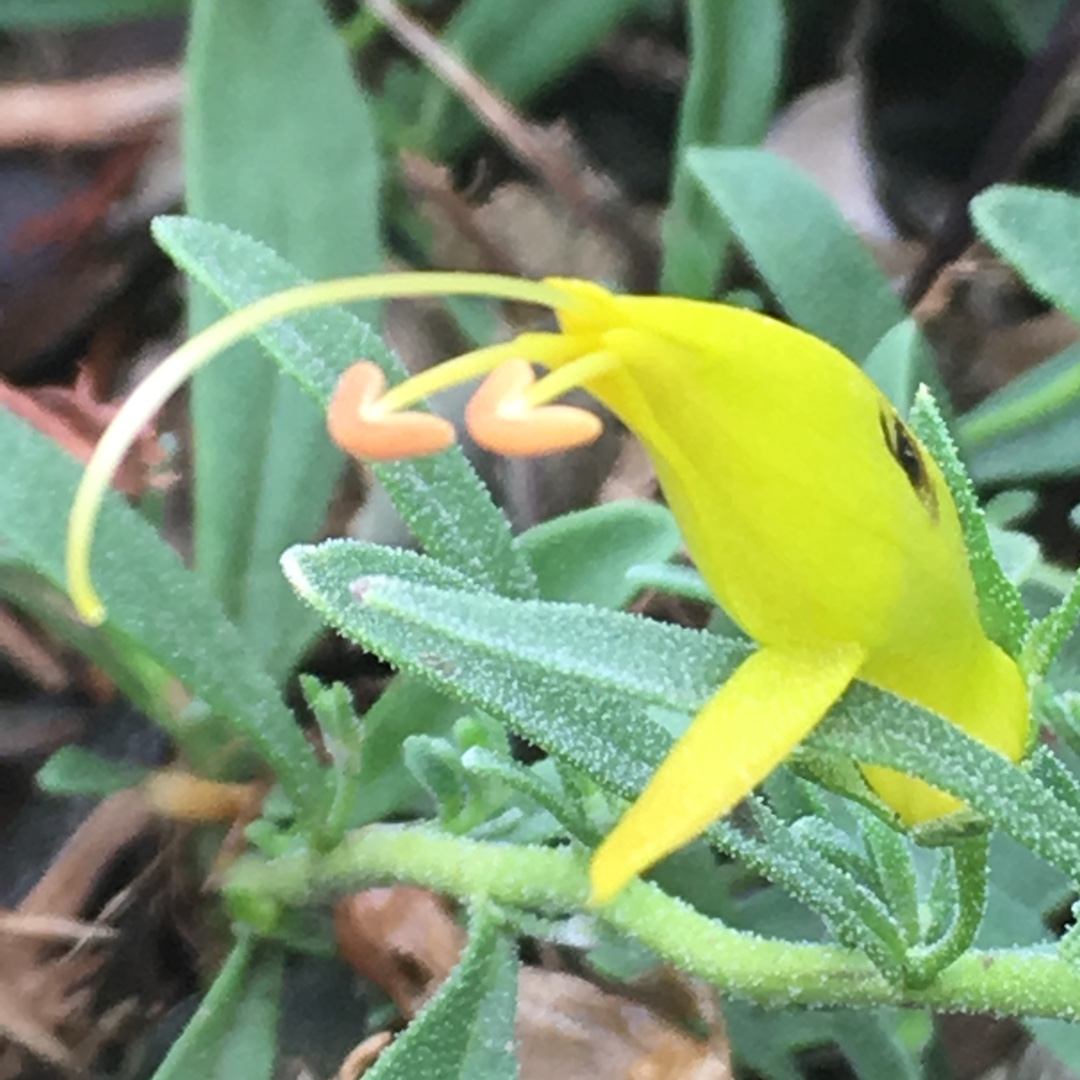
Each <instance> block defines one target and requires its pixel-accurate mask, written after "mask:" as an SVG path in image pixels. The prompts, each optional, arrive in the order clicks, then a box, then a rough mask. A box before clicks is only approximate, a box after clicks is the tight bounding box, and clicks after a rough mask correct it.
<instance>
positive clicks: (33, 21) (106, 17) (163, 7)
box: [0, 0, 188, 30]
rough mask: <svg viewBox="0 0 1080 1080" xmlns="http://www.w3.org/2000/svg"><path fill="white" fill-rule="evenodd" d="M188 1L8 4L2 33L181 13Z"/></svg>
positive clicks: (19, 0)
mask: <svg viewBox="0 0 1080 1080" xmlns="http://www.w3.org/2000/svg"><path fill="white" fill-rule="evenodd" d="M187 6H188V5H187V0H4V3H3V6H2V7H0V29H3V30H38V29H43V28H45V27H60V28H64V27H72V26H90V25H94V24H95V23H111V22H122V21H124V20H125V19H149V18H153V17H155V16H159V15H168V14H171V13H175V12H181V11H183V10H184V9H185V8H186V7H187Z"/></svg>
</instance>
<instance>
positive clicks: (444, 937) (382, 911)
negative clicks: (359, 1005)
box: [334, 885, 465, 1020]
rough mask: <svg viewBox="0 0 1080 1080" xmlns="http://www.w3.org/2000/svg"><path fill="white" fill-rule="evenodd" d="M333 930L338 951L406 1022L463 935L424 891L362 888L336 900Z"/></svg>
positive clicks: (446, 968) (449, 965)
mask: <svg viewBox="0 0 1080 1080" xmlns="http://www.w3.org/2000/svg"><path fill="white" fill-rule="evenodd" d="M334 930H335V933H336V935H337V941H338V946H339V948H340V949H341V953H342V955H343V956H344V957H345V959H346V960H348V961H349V963H350V964H352V966H353V967H354V968H355V969H356V970H357V971H358V972H359V973H360V974H361V975H363V976H364V977H365V978H367V979H370V980H371V981H372V982H374V983H377V984H378V985H379V986H381V987H382V988H383V989H384V990H385V991H386V992H387V994H389V995H390V998H391V1000H392V1001H393V1002H394V1004H395V1005H396V1006H397V1008H398V1011H399V1012H400V1013H401V1014H402V1016H404V1017H405V1018H406V1019H407V1020H411V1019H412V1018H413V1017H414V1016H415V1015H416V1013H417V1012H418V1011H419V1009H420V1007H421V1006H422V1005H423V1004H424V1003H425V1002H426V1001H427V1000H428V998H429V997H431V995H432V993H434V991H435V990H436V989H437V988H438V986H439V984H440V983H441V982H442V981H443V979H445V978H446V976H447V975H449V974H450V971H451V970H452V969H453V967H454V965H455V964H456V963H457V961H458V957H459V956H460V955H461V950H462V948H463V947H464V945H465V933H464V931H463V930H462V929H461V927H460V926H458V924H457V923H456V922H454V920H453V919H452V918H451V917H450V914H449V912H448V911H447V909H446V907H445V905H444V904H443V901H442V900H441V899H440V898H439V897H438V896H436V895H435V894H434V893H431V892H428V891H427V890H426V889H417V888H414V887H412V886H407V885H399V886H394V887H391V888H384V889H366V890H365V891H364V892H360V893H355V894H354V895H353V896H350V897H347V898H346V899H344V900H342V901H340V903H338V905H337V907H336V908H335V909H334Z"/></svg>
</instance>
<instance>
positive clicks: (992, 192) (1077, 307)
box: [971, 184, 1080, 319]
mask: <svg viewBox="0 0 1080 1080" xmlns="http://www.w3.org/2000/svg"><path fill="white" fill-rule="evenodd" d="M971 220H972V221H973V222H974V224H975V228H976V229H977V230H978V233H979V235H980V236H981V237H982V238H983V239H984V240H985V241H986V242H987V243H988V244H989V245H990V246H991V247H992V248H993V249H994V250H995V251H996V252H997V253H998V254H999V255H1000V256H1001V257H1002V258H1003V259H1004V260H1005V261H1006V262H1007V263H1009V264H1010V265H1011V266H1012V267H1013V268H1014V269H1015V270H1016V271H1017V273H1018V274H1019V275H1020V276H1021V277H1022V278H1023V279H1024V281H1026V282H1027V283H1028V285H1030V286H1031V288H1032V289H1033V290H1034V291H1035V292H1037V293H1038V294H1039V295H1040V296H1043V297H1045V298H1046V299H1047V300H1049V301H1050V302H1051V303H1052V304H1054V305H1055V306H1056V307H1059V308H1061V310H1062V311H1064V312H1066V313H1067V314H1069V315H1071V316H1072V317H1073V318H1074V319H1075V318H1080V252H1078V251H1077V247H1076V244H1075V243H1073V238H1074V237H1075V236H1076V234H1077V230H1078V229H1080V198H1077V197H1076V196H1075V195H1070V194H1067V193H1066V192H1064V191H1047V190H1044V189H1042V188H1030V187H1013V186H1009V185H1005V184H998V185H996V186H994V187H991V188H989V189H987V190H986V191H984V192H983V193H982V194H981V195H977V196H976V197H975V198H974V199H972V201H971Z"/></svg>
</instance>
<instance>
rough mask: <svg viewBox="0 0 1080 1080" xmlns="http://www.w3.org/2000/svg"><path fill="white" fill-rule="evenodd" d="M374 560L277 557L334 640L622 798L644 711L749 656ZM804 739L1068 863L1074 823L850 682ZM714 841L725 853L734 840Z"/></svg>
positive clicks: (650, 720)
mask: <svg viewBox="0 0 1080 1080" xmlns="http://www.w3.org/2000/svg"><path fill="white" fill-rule="evenodd" d="M387 559H388V557H387V556H386V554H385V553H384V552H382V551H381V549H378V548H366V547H364V546H363V545H356V544H353V545H337V546H335V547H333V548H327V547H326V546H325V545H324V546H323V547H296V548H293V549H291V550H290V551H288V552H286V554H285V556H284V557H283V559H282V564H283V566H284V568H285V571H286V574H287V575H288V577H289V579H290V581H292V582H293V585H294V587H295V588H296V589H297V591H298V592H299V593H300V594H301V595H302V596H304V597H305V599H307V600H308V601H309V602H310V603H311V604H313V605H314V606H315V607H316V608H317V609H318V610H319V611H320V612H322V613H323V615H324V616H325V618H326V619H327V621H328V622H330V623H331V624H332V625H333V626H335V627H336V628H337V629H338V630H340V631H341V632H342V633H343V634H345V635H346V636H347V637H349V638H351V639H352V640H355V641H359V642H362V643H363V644H364V645H366V646H367V647H369V648H371V649H373V650H374V651H375V652H377V653H378V654H379V655H381V656H383V657H384V658H385V659H387V660H389V661H390V662H391V663H393V664H395V665H396V666H398V667H400V668H402V669H404V670H408V671H411V672H413V673H414V674H416V675H419V676H420V677H422V678H424V679H425V680H426V681H428V682H429V683H430V684H431V685H432V686H434V687H437V688H438V689H440V690H443V691H444V692H446V693H448V694H453V695H454V696H456V697H457V698H458V699H459V700H462V701H464V702H466V703H467V704H470V705H473V706H476V707H479V708H481V709H483V710H484V711H486V712H488V713H490V714H491V715H492V716H495V717H497V718H500V719H502V720H503V721H504V722H506V723H507V724H508V725H509V726H511V727H512V728H513V729H514V730H515V731H517V732H518V733H519V734H522V735H524V736H525V737H526V738H528V739H529V740H530V741H532V742H535V743H536V744H537V745H538V746H541V747H543V748H544V749H545V750H547V751H548V752H549V753H552V754H553V755H555V756H557V757H559V758H562V759H563V760H565V761H567V762H568V763H570V764H572V765H574V766H575V767H577V768H580V769H582V770H583V771H584V772H586V773H588V774H589V775H590V776H592V777H594V778H595V779H596V780H597V781H598V782H600V783H601V784H603V785H604V786H605V787H606V788H607V789H608V790H610V791H614V792H616V793H618V794H620V795H622V796H624V797H627V798H633V797H634V796H636V795H637V793H638V792H639V791H640V790H641V789H642V788H643V787H644V785H645V783H646V782H647V780H648V778H649V776H650V775H651V773H652V772H653V771H654V770H655V768H656V766H657V765H658V764H659V763H660V761H661V759H662V758H663V757H664V755H665V754H666V753H667V750H668V749H669V748H670V745H671V736H670V735H669V734H668V732H667V730H666V729H665V728H664V727H663V726H661V724H660V723H658V721H657V719H656V717H657V712H656V710H657V708H666V709H667V710H674V711H676V712H680V713H685V714H689V713H693V712H696V711H697V710H698V709H699V708H700V707H701V706H702V704H704V702H705V700H706V699H707V698H708V697H709V696H710V695H711V693H712V692H713V691H714V689H715V687H716V686H718V685H720V683H722V682H723V681H724V680H725V679H727V678H728V677H729V676H730V675H731V673H732V672H733V671H734V669H735V668H736V667H737V666H738V664H739V663H741V662H742V660H743V659H745V658H746V656H748V655H749V653H750V651H751V646H749V645H747V644H746V643H743V642H736V641H729V640H724V639H720V638H717V637H715V636H714V635H710V634H705V633H700V632H695V631H690V630H685V629H681V628H678V627H674V626H670V625H664V624H658V623H654V622H650V621H648V620H645V619H641V618H638V617H635V616H633V615H624V614H621V613H618V612H606V611H600V610H596V609H592V608H584V607H578V606H577V605H572V604H550V603H544V602H540V601H508V600H504V599H501V598H498V597H494V596H490V595H488V594H484V593H467V592H448V591H446V590H445V589H441V588H438V587H432V586H430V585H425V584H419V583H418V582H419V581H420V580H421V577H422V575H428V574H429V573H430V574H431V575H434V574H437V573H440V572H441V571H437V570H436V571H430V572H429V571H428V570H426V569H425V570H420V571H418V572H417V573H414V574H413V575H412V580H409V581H406V580H399V579H395V578H391V577H387V576H385V572H386V571H385V567H387V566H388V565H389V562H388V561H384V560H387ZM428 561H429V560H423V561H422V562H421V563H420V564H417V565H418V567H419V566H420V565H423V563H426V562H428ZM809 744H810V746H811V747H812V748H813V747H819V748H820V749H822V750H824V751H827V752H831V753H834V754H838V755H840V756H842V757H848V758H853V759H854V760H856V761H861V762H864V763H867V764H876V765H885V766H888V767H891V768H896V769H899V770H901V771H902V772H906V773H909V774H913V775H917V776H921V777H923V778H925V779H927V780H928V781H929V782H930V783H932V784H934V785H935V786H937V787H941V788H942V789H944V790H946V791H951V792H953V793H954V794H956V795H958V796H959V797H960V798H962V799H963V800H964V801H965V802H967V803H969V804H970V805H971V807H972V808H974V809H975V810H976V811H978V812H979V813H982V814H984V815H986V816H987V817H988V818H990V819H991V820H993V821H994V822H995V823H996V824H998V825H999V826H1000V827H1001V828H1002V829H1004V830H1005V831H1006V832H1009V833H1010V835H1012V836H1014V837H1015V838H1016V839H1018V840H1020V841H1021V842H1022V843H1024V844H1025V845H1027V846H1028V847H1030V848H1031V850H1032V851H1035V852H1036V853H1038V854H1039V855H1041V856H1042V857H1043V858H1044V859H1045V860H1046V861H1047V862H1049V863H1051V864H1052V865H1054V866H1055V867H1058V868H1060V869H1062V870H1063V872H1065V873H1067V874H1072V873H1075V868H1076V867H1077V866H1078V865H1080V813H1077V812H1076V811H1073V810H1072V809H1071V808H1069V807H1067V806H1064V805H1062V804H1061V803H1060V802H1059V800H1058V799H1057V798H1056V797H1055V796H1054V794H1053V793H1052V792H1051V791H1050V790H1049V789H1048V788H1047V787H1046V786H1045V785H1044V784H1042V783H1041V782H1039V780H1038V779H1036V778H1035V777H1033V776H1032V775H1030V774H1029V773H1028V772H1026V771H1025V770H1023V769H1020V768H1018V767H1016V766H1015V765H1013V764H1011V763H1010V762H1009V761H1007V760H1006V759H1005V758H1004V757H1002V756H1001V755H1000V754H998V753H997V752H996V751H994V750H991V749H990V748H989V747H987V746H984V745H983V744H982V743H979V742H976V741H975V740H974V739H972V738H970V737H969V736H967V735H966V734H964V733H963V732H962V731H961V730H960V729H959V728H957V727H956V726H955V725H953V724H951V723H949V722H948V721H946V720H944V719H942V718H941V717H939V716H936V715H935V714H933V713H931V712H928V711H927V710H925V709H921V708H919V707H918V706H916V705H913V704H911V703H910V702H907V701H904V700H902V699H901V698H898V697H894V696H893V695H891V694H888V693H886V692H884V691H881V690H877V689H875V688H873V687H870V686H867V685H865V684H862V683H856V684H854V685H853V686H852V688H851V689H850V690H849V691H848V692H847V693H846V694H845V695H844V697H843V698H842V699H841V700H840V702H839V703H838V704H837V705H836V706H835V707H834V709H833V710H832V711H831V712H830V714H829V716H828V717H827V718H826V720H825V721H824V722H823V723H822V724H821V726H820V727H819V728H818V729H817V731H816V732H815V734H814V735H813V736H811V738H810V740H809ZM724 843H725V845H729V841H728V840H724ZM730 843H731V844H733V845H734V846H736V847H739V846H740V845H739V843H738V841H737V839H736V838H731V841H730ZM743 846H745V845H743Z"/></svg>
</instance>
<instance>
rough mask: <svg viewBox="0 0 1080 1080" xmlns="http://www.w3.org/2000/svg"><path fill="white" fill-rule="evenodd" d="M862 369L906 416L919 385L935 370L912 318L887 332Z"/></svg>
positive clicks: (926, 345) (932, 358)
mask: <svg viewBox="0 0 1080 1080" xmlns="http://www.w3.org/2000/svg"><path fill="white" fill-rule="evenodd" d="M862 368H863V371H865V372H866V374H867V375H869V376H870V378H871V379H873V380H874V382H875V383H877V385H878V389H880V390H881V392H882V393H883V394H884V395H885V396H886V397H887V398H888V399H889V400H890V401H891V402H892V403H893V405H894V406H895V408H896V410H897V412H899V413H900V415H901V416H907V414H908V410H909V409H910V408H911V402H912V400H913V399H914V397H915V391H916V390H917V389H918V388H919V383H921V382H924V381H926V380H927V377H928V376H930V375H931V373H933V372H935V370H936V369H935V366H934V357H933V353H932V352H931V350H930V346H929V344H928V343H927V340H926V338H925V337H923V333H922V330H921V329H920V327H919V324H918V323H917V322H915V320H914V319H905V320H904V321H903V322H901V323H897V324H896V326H894V327H893V328H892V329H891V330H889V331H888V332H887V333H886V334H885V336H884V337H883V338H882V339H881V340H880V341H879V342H878V343H877V344H876V345H875V346H874V348H873V349H872V350H871V352H870V355H869V356H868V357H867V358H866V362H865V363H864V364H863V366H862Z"/></svg>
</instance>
